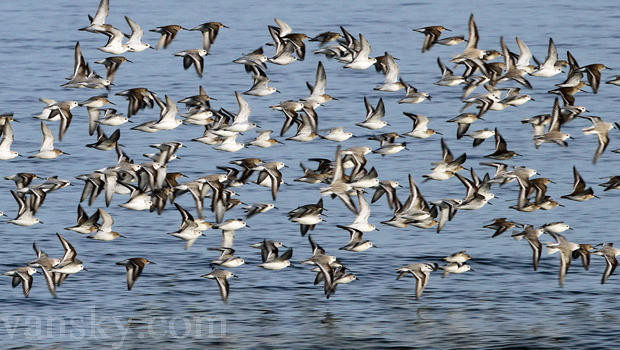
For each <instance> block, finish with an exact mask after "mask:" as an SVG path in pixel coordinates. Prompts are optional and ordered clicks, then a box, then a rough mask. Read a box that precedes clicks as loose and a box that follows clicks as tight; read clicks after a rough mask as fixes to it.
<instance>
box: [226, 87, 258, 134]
mask: <svg viewBox="0 0 620 350" xmlns="http://www.w3.org/2000/svg"><path fill="white" fill-rule="evenodd" d="M235 97H236V98H237V104H238V105H239V112H237V114H236V115H235V116H234V119H233V122H232V124H230V125H229V126H227V127H225V128H223V130H225V131H230V132H234V133H238V132H246V131H249V130H252V129H254V128H255V127H257V125H256V123H250V121H249V117H250V114H251V113H252V109H251V108H250V104H249V103H248V102H247V101H246V100H245V98H243V96H242V95H241V94H240V93H239V92H238V91H235ZM222 136H224V135H222Z"/></svg>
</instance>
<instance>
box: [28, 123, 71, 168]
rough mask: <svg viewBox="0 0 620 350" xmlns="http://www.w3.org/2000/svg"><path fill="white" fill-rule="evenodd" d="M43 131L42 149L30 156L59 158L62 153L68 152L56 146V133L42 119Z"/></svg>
mask: <svg viewBox="0 0 620 350" xmlns="http://www.w3.org/2000/svg"><path fill="white" fill-rule="evenodd" d="M41 132H42V133H43V142H42V143H41V149H40V150H39V153H37V154H34V155H31V156H30V157H28V158H39V159H54V158H58V156H60V155H61V154H68V153H65V152H63V151H62V150H59V149H57V148H54V134H53V133H52V130H51V129H50V128H49V127H48V126H47V125H45V123H44V122H43V121H41Z"/></svg>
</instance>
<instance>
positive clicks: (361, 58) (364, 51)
mask: <svg viewBox="0 0 620 350" xmlns="http://www.w3.org/2000/svg"><path fill="white" fill-rule="evenodd" d="M359 36H360V50H359V51H357V52H356V53H355V55H354V56H353V61H351V62H349V63H347V64H345V65H344V68H351V69H368V68H369V67H370V66H372V65H373V64H375V63H376V62H377V59H376V58H374V57H369V55H370V52H371V50H372V48H371V47H370V43H369V42H368V40H366V38H365V37H364V36H363V35H362V34H361V33H360V35H359Z"/></svg>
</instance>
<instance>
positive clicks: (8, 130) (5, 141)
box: [0, 122, 19, 160]
mask: <svg viewBox="0 0 620 350" xmlns="http://www.w3.org/2000/svg"><path fill="white" fill-rule="evenodd" d="M14 139H15V134H14V132H13V127H12V126H11V123H9V122H5V123H4V126H3V127H2V140H0V160H9V159H13V158H15V157H17V156H19V153H17V152H15V151H11V145H12V144H13V140H14Z"/></svg>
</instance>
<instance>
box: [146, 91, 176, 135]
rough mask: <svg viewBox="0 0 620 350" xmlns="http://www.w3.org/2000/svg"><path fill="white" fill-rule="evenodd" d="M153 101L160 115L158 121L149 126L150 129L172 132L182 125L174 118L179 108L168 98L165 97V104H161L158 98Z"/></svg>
mask: <svg viewBox="0 0 620 350" xmlns="http://www.w3.org/2000/svg"><path fill="white" fill-rule="evenodd" d="M155 101H156V102H157V104H158V105H159V107H160V108H161V113H160V114H159V120H158V121H156V122H155V123H154V124H152V125H150V127H151V128H153V129H156V130H172V129H175V128H176V127H178V126H179V125H181V124H183V121H182V120H181V119H177V118H176V116H177V114H178V113H179V107H178V106H177V104H176V102H174V100H173V99H172V98H170V96H168V95H166V103H163V101H161V100H160V98H159V97H156V98H155Z"/></svg>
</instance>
